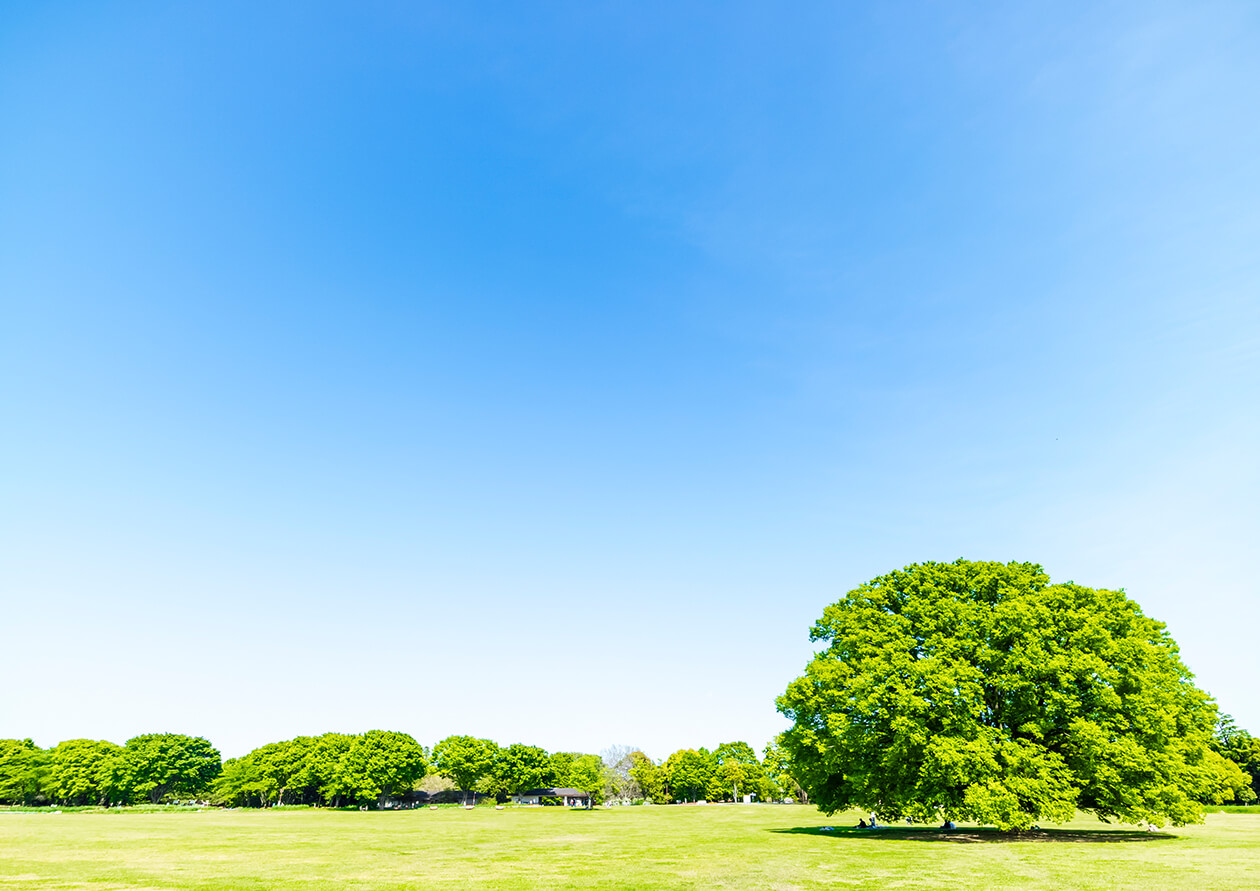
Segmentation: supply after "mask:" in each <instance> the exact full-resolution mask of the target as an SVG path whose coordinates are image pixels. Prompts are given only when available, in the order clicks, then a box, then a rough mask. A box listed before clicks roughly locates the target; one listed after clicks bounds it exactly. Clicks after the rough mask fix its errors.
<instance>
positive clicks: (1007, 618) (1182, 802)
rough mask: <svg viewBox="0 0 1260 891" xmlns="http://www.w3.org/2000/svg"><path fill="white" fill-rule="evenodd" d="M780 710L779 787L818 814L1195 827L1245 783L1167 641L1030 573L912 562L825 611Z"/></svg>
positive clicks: (1132, 606) (1124, 601)
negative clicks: (786, 764)
mask: <svg viewBox="0 0 1260 891" xmlns="http://www.w3.org/2000/svg"><path fill="white" fill-rule="evenodd" d="M811 637H812V639H813V640H815V641H823V642H826V644H827V648H826V649H825V650H823V651H822V652H820V653H819V654H818V655H817V656H816V657H815V658H814V660H813V661H812V662H811V663H810V664H809V666H808V667H807V669H806V674H805V676H804V677H801V678H798V679H797V680H795V681H793V682H792V683H791V685H790V686H789V687H788V689H787V692H786V693H785V694H784V695H783V696H782V697H780V699H779V708H780V710H781V711H782V712H783V713H784V714H785V715H787V716H788V718H790V719H791V720H792V721H793V722H794V726H793V727H792V728H791V729H790V730H788V731H787V732H786V733H785V734H783V737H782V741H783V745H784V747H785V749H786V750H787V751H788V752H789V754H790V756H791V762H792V765H793V767H794V770H795V772H794V774H793V775H794V776H795V777H796V779H798V780H799V781H800V783H801V785H802V786H804V787H805V788H806V789H807V790H809V793H810V796H811V798H812V799H813V800H814V801H815V802H817V803H818V805H819V806H820V807H822V808H823V809H824V810H826V811H827V812H828V813H831V812H834V811H837V810H840V809H843V808H847V807H850V806H860V807H865V808H871V809H874V810H878V812H879V813H880V815H881V816H883V817H884V818H886V819H889V820H892V819H896V818H898V817H903V816H911V817H914V818H916V819H920V820H934V819H939V818H940V817H942V816H944V817H946V818H950V819H954V820H963V819H966V820H976V821H979V822H983V823H989V824H993V825H997V826H999V827H1002V828H1026V827H1028V826H1030V825H1031V824H1032V823H1033V822H1034V821H1035V820H1037V819H1039V818H1045V819H1049V820H1054V821H1063V820H1067V819H1070V818H1071V816H1072V814H1073V813H1074V811H1075V810H1076V809H1077V808H1080V809H1083V810H1087V811H1092V812H1094V813H1095V814H1097V815H1098V816H1099V817H1100V818H1103V819H1109V818H1120V819H1122V820H1126V821H1129V822H1139V821H1149V822H1152V823H1156V824H1161V823H1163V822H1165V821H1172V822H1174V823H1178V824H1181V823H1186V822H1193V821H1199V820H1201V819H1202V815H1203V808H1202V805H1201V804H1200V802H1201V801H1220V800H1225V799H1228V798H1231V797H1232V796H1233V794H1234V790H1235V789H1237V788H1239V787H1240V786H1241V785H1243V784H1245V777H1243V775H1242V773H1241V772H1240V771H1239V770H1238V768H1237V767H1236V766H1235V765H1234V764H1233V763H1232V762H1230V761H1228V760H1227V759H1225V758H1223V757H1222V756H1221V755H1219V754H1218V753H1217V752H1216V751H1214V749H1213V745H1212V744H1213V729H1214V724H1215V721H1216V709H1215V706H1214V704H1213V703H1212V701H1211V699H1210V698H1209V697H1208V696H1207V695H1206V694H1205V693H1203V692H1202V691H1200V690H1199V689H1197V688H1196V687H1195V686H1194V685H1193V683H1191V675H1190V673H1189V672H1188V671H1187V669H1186V668H1185V666H1184V665H1183V664H1182V663H1181V660H1180V658H1179V657H1178V654H1177V647H1176V645H1175V644H1174V643H1173V641H1172V640H1171V638H1170V637H1169V635H1168V633H1167V632H1166V631H1165V629H1164V626H1163V625H1162V624H1161V623H1159V622H1156V621H1154V620H1152V619H1149V618H1147V617H1146V616H1144V615H1143V614H1142V611H1141V609H1140V608H1139V607H1138V606H1137V604H1136V603H1134V602H1133V601H1132V600H1130V599H1129V598H1127V597H1126V596H1125V595H1124V594H1123V593H1122V592H1116V591H1105V590H1095V589H1092V588H1086V587H1084V586H1081V585H1076V584H1072V583H1068V584H1054V585H1052V584H1050V583H1049V579H1048V577H1047V576H1046V574H1045V573H1044V572H1043V571H1042V569H1041V567H1040V566H1037V565H1034V564H1030V563H1008V564H1002V563H976V562H969V561H965V560H959V561H956V562H954V563H948V564H944V563H925V564H921V565H914V566H910V567H907V568H906V569H905V570H902V571H898V572H892V573H889V574H888V575H885V576H881V577H880V578H877V579H874V580H873V581H871V582H868V583H867V584H864V585H862V586H861V587H859V588H857V589H855V590H853V591H850V592H849V593H848V594H847V595H846V596H845V597H844V598H843V599H842V600H840V601H839V602H838V603H835V604H833V605H831V606H829V607H827V609H826V610H825V611H824V613H823V617H822V619H821V620H819V622H818V623H817V624H816V625H815V626H814V628H813V630H812V633H811Z"/></svg>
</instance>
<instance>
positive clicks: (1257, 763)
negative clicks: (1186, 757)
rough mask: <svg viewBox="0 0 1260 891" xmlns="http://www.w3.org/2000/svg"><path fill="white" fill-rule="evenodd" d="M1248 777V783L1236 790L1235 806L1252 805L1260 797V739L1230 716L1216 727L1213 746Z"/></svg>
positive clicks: (1222, 719)
mask: <svg viewBox="0 0 1260 891" xmlns="http://www.w3.org/2000/svg"><path fill="white" fill-rule="evenodd" d="M1212 747H1213V748H1214V749H1215V750H1216V751H1217V752H1219V753H1220V754H1221V755H1223V756H1224V757H1226V758H1228V759H1229V760H1230V761H1232V762H1233V763H1234V764H1236V765H1238V768H1239V769H1240V770H1241V771H1242V772H1243V773H1244V774H1245V775H1246V778H1247V782H1246V783H1245V784H1244V785H1242V786H1236V787H1235V788H1234V800H1233V802H1231V803H1233V804H1251V803H1253V802H1255V801H1256V799H1257V797H1258V796H1260V738H1257V737H1254V736H1252V735H1251V734H1250V733H1248V732H1247V731H1246V730H1243V729H1242V728H1241V727H1239V726H1238V725H1237V724H1235V723H1234V719H1233V718H1231V717H1229V716H1228V715H1225V716H1223V717H1222V718H1221V719H1220V721H1218V722H1217V725H1216V738H1215V739H1214V740H1213V746H1212Z"/></svg>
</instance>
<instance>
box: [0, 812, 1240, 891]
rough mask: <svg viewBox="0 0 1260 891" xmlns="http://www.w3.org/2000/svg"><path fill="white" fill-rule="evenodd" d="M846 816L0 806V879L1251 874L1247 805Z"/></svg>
mask: <svg viewBox="0 0 1260 891" xmlns="http://www.w3.org/2000/svg"><path fill="white" fill-rule="evenodd" d="M850 817H851V819H850ZM856 822H857V814H856V813H855V814H853V815H843V814H841V815H836V816H834V817H826V816H824V815H822V814H820V813H819V812H818V811H816V810H814V809H813V808H810V807H806V806H772V805H751V806H709V807H685V806H674V807H638V808H611V809H607V810H603V809H597V810H593V811H571V810H567V809H563V808H509V809H507V810H503V811H495V810H493V809H490V808H477V809H475V810H472V811H464V810H460V809H441V810H435V811H430V810H427V809H423V810H414V811H402V812H366V813H360V812H351V813H347V812H336V811H323V810H312V809H294V810H282V811H204V812H196V811H191V812H189V811H181V812H165V813H162V812H147V813H145V812H132V813H126V814H124V815H123V816H122V817H121V818H120V817H119V816H118V815H117V812H116V811H115V812H113V813H111V814H109V815H108V816H106V815H105V814H103V813H100V812H98V813H74V814H71V813H63V814H60V815H53V814H48V813H43V814H33V813H28V814H21V813H8V814H6V813H0V889H7V888H23V889H27V888H30V889H46V888H59V889H63V888H64V889H69V888H74V889H100V891H104V889H154V888H163V889H176V891H179V889H196V891H210V889H242V891H244V889H250V891H253V889H290V888H292V889H296V888H315V889H333V888H338V889H340V888H348V889H365V888H384V889H403V888H407V889H413V888H419V887H456V886H460V887H463V886H467V885H470V884H471V885H473V886H476V887H492V888H504V889H533V888H733V889H744V888H747V889H753V888H758V889H760V888H771V889H822V888H834V887H855V888H865V887H872V888H874V887H879V888H881V889H882V888H942V889H943V888H949V889H958V888H1016V887H1018V888H1028V887H1033V888H1090V889H1093V888H1194V889H1196V891H1198V889H1202V888H1205V887H1206V888H1254V887H1260V867H1258V864H1260V816H1257V815H1250V814H1213V815H1210V816H1209V817H1208V823H1207V824H1206V825H1204V826H1195V827H1187V828H1184V829H1177V830H1174V831H1170V832H1167V833H1151V834H1148V833H1145V832H1138V831H1134V830H1133V829H1132V828H1127V829H1125V828H1120V829H1117V828H1114V827H1105V826H1103V825H1102V824H1100V823H1098V822H1097V821H1095V820H1092V818H1091V819H1089V820H1079V821H1076V822H1073V823H1071V824H1068V825H1065V826H1056V827H1050V828H1046V829H1043V830H1041V831H1040V832H1037V833H1024V834H1009V835H1008V834H1003V833H997V832H996V831H993V830H988V829H983V828H977V827H969V826H964V827H962V828H961V829H959V830H956V831H955V832H952V833H942V832H940V831H939V830H936V829H931V828H928V827H909V826H907V827H901V826H897V827H891V828H887V829H879V830H875V831H870V830H866V831H863V830H853V829H847V828H844V829H837V830H831V831H822V829H821V827H823V826H831V825H839V824H848V825H850V826H851V825H853V824H854V823H856ZM925 841H948V842H955V843H954V844H924V843H923V842H925ZM959 842H961V844H959ZM968 842H970V843H968Z"/></svg>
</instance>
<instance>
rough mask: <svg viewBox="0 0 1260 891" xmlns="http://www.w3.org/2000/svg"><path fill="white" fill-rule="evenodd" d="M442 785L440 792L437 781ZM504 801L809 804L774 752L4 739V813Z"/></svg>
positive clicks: (349, 739) (0, 771)
mask: <svg viewBox="0 0 1260 891" xmlns="http://www.w3.org/2000/svg"><path fill="white" fill-rule="evenodd" d="M435 779H436V780H437V782H434V780H435ZM422 784H423V785H424V786H426V787H429V788H432V789H433V790H435V791H439V790H441V789H443V788H444V789H446V790H447V791H448V792H456V791H457V790H459V791H458V794H457V796H456V797H458V795H463V796H464V797H466V796H467V795H468V794H469V793H472V794H480V795H482V796H492V797H493V798H494V800H497V801H505V800H507V799H508V797H509V796H510V795H511V794H512V793H514V792H518V791H524V790H528V789H539V788H559V787H566V788H573V789H580V790H582V791H584V792H586V793H588V794H589V795H590V797H591V800H592V801H593V802H594V803H597V804H598V803H601V802H606V801H612V800H617V801H622V802H626V803H633V802H640V801H651V802H653V803H658V804H665V803H670V802H674V801H696V800H700V799H707V800H709V801H723V800H738V799H740V798H741V797H743V796H748V795H751V796H754V797H755V798H757V799H759V800H763V801H764V800H775V799H781V798H784V797H792V798H796V799H806V796H805V792H804V790H803V789H801V787H800V786H799V785H798V784H797V783H796V782H795V780H793V778H792V776H791V770H790V766H789V765H788V763H787V759H786V757H785V755H784V753H783V750H782V749H781V748H780V747H779V746H778V745H777V744H775V743H772V744H771V745H769V746H767V747H766V749H765V751H764V752H763V757H762V758H758V756H757V753H756V752H755V751H754V750H753V748H752V747H751V746H749V745H748V744H747V743H744V742H733V743H723V744H722V745H720V746H718V747H717V748H716V749H714V750H713V751H709V750H708V749H705V748H699V749H682V750H679V751H677V752H675V753H674V754H672V755H670V756H669V757H668V758H666V759H665V760H664V761H663V762H659V763H658V762H655V761H653V760H652V759H651V758H649V757H647V756H646V755H644V754H643V753H642V752H640V751H638V750H635V749H633V748H631V747H629V746H620V747H615V748H613V749H610V750H609V751H607V752H605V753H604V755H603V756H602V757H601V756H599V755H590V754H584V753H581V752H553V753H548V752H547V751H546V750H545V749H542V748H540V747H538V746H529V745H523V744H520V743H514V744H512V745H509V746H499V745H498V744H497V743H495V742H494V741H493V740H488V739H480V738H477V737H472V736H450V737H447V738H446V739H444V740H442V741H441V742H439V743H438V744H437V745H435V746H433V748H432V749H428V748H426V747H424V746H422V745H421V744H420V743H418V742H416V740H415V739H413V738H412V737H411V736H409V735H408V734H406V733H400V732H397V731H391V730H369V731H368V732H366V733H360V734H345V733H325V734H323V735H322V736H299V737H297V738H295V739H290V740H285V741H283V742H275V743H268V744H267V745H265V746H261V747H260V748H257V749H255V750H254V751H252V752H250V753H249V754H248V755H245V756H243V757H241V758H230V759H228V760H227V761H222V759H221V757H220V755H219V752H218V750H217V749H215V748H214V746H212V745H211V744H210V742H209V741H208V740H206V739H204V738H202V737H194V736H185V735H183V734H178V733H150V734H144V735H142V736H137V737H135V738H133V739H129V740H127V742H126V744H125V745H122V746H119V745H116V744H114V743H111V742H106V741H104V740H91V739H72V740H66V741H64V742H61V743H58V744H57V745H56V746H53V747H52V748H49V749H41V748H39V747H38V746H36V745H35V744H34V743H33V742H32V741H31V740H29V739H26V740H16V739H5V740H0V804H8V805H59V806H82V805H101V806H106V807H109V806H121V805H131V804H138V803H144V802H150V803H161V802H169V801H189V800H193V801H203V802H206V803H208V804H216V805H224V806H234V807H271V806H276V805H282V804H306V805H316V806H323V807H342V806H359V807H364V806H368V807H375V806H381V805H383V804H385V803H386V802H388V801H390V800H391V799H397V798H400V797H403V796H405V795H406V794H407V793H409V792H411V791H412V790H415V789H417V788H419V787H420V786H421V785H422Z"/></svg>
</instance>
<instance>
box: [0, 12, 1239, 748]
mask: <svg viewBox="0 0 1260 891" xmlns="http://www.w3.org/2000/svg"><path fill="white" fill-rule="evenodd" d="M1257 46H1260V7H1257V6H1256V5H1255V4H1253V3H1247V2H1241V3H1212V2H1193V3H1162V2H1152V0H1142V2H1133V3H1101V4H1100V3H1093V2H1090V3H1065V2H1061V0H1055V2H1046V3H1030V4H1005V3H976V4H953V3H904V4H890V3H872V4H867V5H861V4H839V3H835V4H811V3H799V4H787V5H786V6H785V5H784V4H781V3H722V4H717V3H714V4H708V3H703V4H680V3H660V4H658V3H645V2H635V3H624V4H622V3H590V2H573V3H546V4H538V3H531V4H510V3H503V2H496V3H493V4H482V5H477V4H472V3H446V4H442V3H436V4H423V3H386V2H375V3H373V2H367V3H364V2H356V3H346V4H319V3H306V2H303V3H293V4H267V3H257V2H249V3H231V2H214V3H205V4H164V3H156V2H151V3H149V2H127V3H21V2H10V3H5V4H4V5H3V8H2V10H0V311H2V312H0V604H2V607H3V611H2V613H0V635H2V637H3V652H4V664H5V666H6V669H5V680H4V682H3V683H0V736H4V737H12V736H16V737H26V736H30V737H33V738H34V739H35V740H36V742H38V743H39V744H41V745H52V744H54V743H56V742H57V741H59V740H61V739H66V738H73V737H94V738H105V739H112V740H115V741H118V742H121V741H123V740H125V739H127V738H128V737H130V736H133V735H135V734H138V733H142V732H154V731H165V730H170V731H175V732H184V733H192V734H197V735H204V736H206V737H208V738H209V739H211V741H213V742H214V743H216V744H217V745H218V746H219V747H220V748H221V749H222V751H223V752H224V754H225V755H229V756H231V755H241V754H244V753H245V752H246V751H248V750H249V749H251V748H253V747H255V746H258V745H261V744H263V743H265V742H269V741H274V740H278V739H285V738H289V737H292V736H295V735H298V734H310V733H320V732H324V731H328V730H342V731H347V732H358V731H363V730H367V729H371V728H378V727H379V728H387V729H397V730H404V731H407V732H409V733H411V734H413V735H414V736H415V737H416V738H417V739H419V740H420V741H421V742H424V743H426V744H430V745H431V744H432V743H433V742H435V741H437V740H438V739H440V738H442V737H444V736H447V735H450V734H453V733H471V734H475V735H479V736H488V737H491V738H493V739H495V740H496V741H498V742H500V743H502V744H507V743H510V742H517V741H520V742H526V743H531V744H537V745H542V746H544V747H546V748H548V749H550V750H561V749H563V750H574V749H576V750H583V751H599V750H600V749H602V748H604V747H606V746H608V745H610V744H632V745H637V746H641V747H643V748H644V749H645V750H646V751H647V752H648V753H649V754H651V755H653V756H655V757H658V758H659V757H664V756H666V755H668V754H669V753H670V752H671V751H673V750H674V749H677V748H682V747H694V746H700V745H707V746H710V747H712V746H714V745H716V744H718V743H720V742H724V741H729V740H736V739H743V740H747V741H749V742H751V743H752V744H753V745H755V746H758V747H760V746H761V745H763V744H764V743H765V742H766V741H767V740H768V739H769V738H770V737H771V736H773V734H775V733H776V732H778V731H779V730H780V729H782V728H783V727H784V726H785V724H784V721H783V719H782V718H781V717H780V716H779V715H778V714H777V713H776V712H775V709H774V698H775V696H777V695H778V694H779V693H781V692H782V691H783V689H784V687H785V686H786V685H787V683H788V681H790V680H791V679H792V678H793V677H795V676H797V675H798V674H800V672H801V670H802V669H803V667H804V665H805V663H806V661H808V659H809V657H810V654H811V653H812V652H813V649H812V646H811V644H810V643H809V640H808V631H809V626H810V624H811V623H812V622H813V621H814V620H815V619H816V618H817V617H818V616H819V615H820V614H821V612H822V609H823V607H824V606H825V605H826V604H828V603H830V602H832V601H834V600H836V599H837V598H838V597H839V596H841V595H842V594H843V593H844V592H845V591H847V590H849V589H851V588H853V587H855V586H857V585H858V584H860V583H861V582H863V581H866V580H868V579H870V578H872V577H874V576H876V575H879V574H882V573H884V572H886V571H888V570H891V569H894V568H898V567H901V566H904V565H906V564H909V563H913V562H919V561H924V560H951V559H954V558H957V557H968V558H971V559H996V560H1011V559H1017V560H1030V561H1034V562H1038V563H1041V564H1042V565H1044V566H1045V568H1046V569H1047V571H1048V572H1049V573H1050V575H1051V577H1052V578H1053V579H1055V580H1058V581H1067V580H1075V581H1077V582H1080V583H1082V584H1087V585H1092V586H1096V587H1111V588H1117V587H1122V588H1124V589H1125V590H1126V591H1128V593H1129V594H1130V595H1131V596H1132V597H1133V598H1135V599H1136V600H1137V601H1138V602H1139V603H1140V604H1141V605H1142V607H1143V608H1144V610H1145V611H1146V612H1147V613H1148V614H1149V615H1152V616H1154V617H1155V618H1158V619H1160V620H1162V621H1165V622H1167V623H1168V627H1169V629H1170V631H1171V633H1172V635H1173V637H1174V638H1175V639H1176V640H1177V641H1178V642H1179V643H1180V645H1181V647H1182V653H1183V656H1184V658H1185V661H1186V662H1187V664H1188V665H1189V666H1190V668H1191V670H1192V671H1194V672H1195V674H1196V675H1197V678H1198V682H1199V683H1200V684H1201V685H1202V686H1203V687H1204V688H1205V689H1207V690H1208V691H1209V692H1211V693H1212V694H1213V695H1214V696H1216V698H1217V699H1218V701H1219V703H1220V705H1221V707H1222V709H1223V710H1224V711H1226V712H1229V713H1232V714H1233V715H1234V716H1235V717H1236V718H1237V719H1238V721H1239V723H1240V724H1241V725H1242V726H1244V727H1247V728H1249V729H1250V730H1251V731H1252V732H1253V733H1260V683H1258V682H1257V681H1258V679H1260V670H1258V669H1260V656H1258V655H1257V654H1258V653H1260V648H1258V647H1257V645H1256V636H1257V618H1258V617H1260V605H1258V604H1260V601H1258V597H1260V583H1258V582H1257V575H1256V573H1255V570H1254V558H1255V555H1256V542H1257V541H1258V540H1260V509H1258V508H1257V504H1258V503H1260V469H1258V467H1260V461H1258V460H1257V459H1258V456H1260V410H1258V407H1260V336H1258V335H1260V262H1258V258H1260V249H1258V247H1260V91H1257V89H1256V86H1257V84H1260V54H1258V53H1257V52H1256V47H1257Z"/></svg>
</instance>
